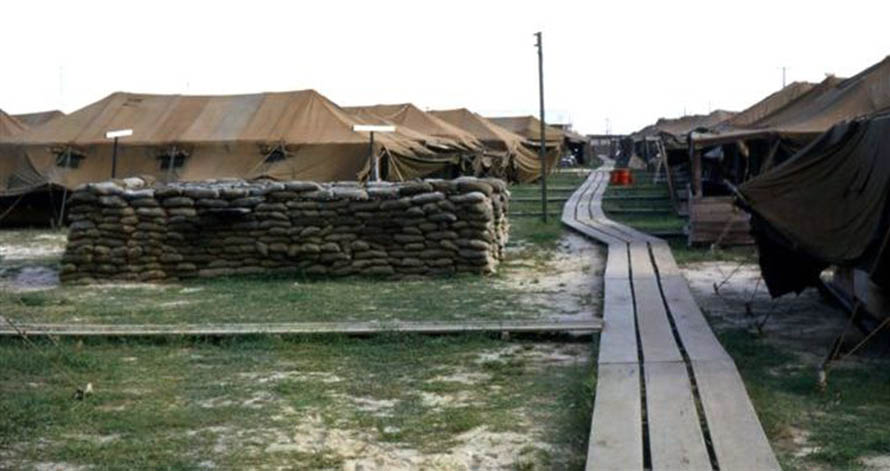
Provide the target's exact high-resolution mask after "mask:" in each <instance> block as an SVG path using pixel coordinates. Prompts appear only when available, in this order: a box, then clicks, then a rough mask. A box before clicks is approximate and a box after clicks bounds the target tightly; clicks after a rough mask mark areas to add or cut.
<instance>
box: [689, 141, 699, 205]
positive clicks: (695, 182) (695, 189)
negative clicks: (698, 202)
mask: <svg viewBox="0 0 890 471" xmlns="http://www.w3.org/2000/svg"><path fill="white" fill-rule="evenodd" d="M689 159H690V160H691V161H692V195H693V196H699V197H700V196H702V182H701V174H702V170H701V152H699V151H697V150H696V149H695V141H693V140H692V133H690V134H689Z"/></svg>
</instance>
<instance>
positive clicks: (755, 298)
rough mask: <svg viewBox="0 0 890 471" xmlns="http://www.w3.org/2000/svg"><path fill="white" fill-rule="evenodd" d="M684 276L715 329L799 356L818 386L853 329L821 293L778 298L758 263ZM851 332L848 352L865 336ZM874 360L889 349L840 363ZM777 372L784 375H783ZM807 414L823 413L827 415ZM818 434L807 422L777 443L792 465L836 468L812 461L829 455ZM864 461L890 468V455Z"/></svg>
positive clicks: (708, 266) (712, 265) (688, 271)
mask: <svg viewBox="0 0 890 471" xmlns="http://www.w3.org/2000/svg"><path fill="white" fill-rule="evenodd" d="M683 274H684V276H685V277H686V279H687V280H688V281H689V284H690V287H691V289H692V292H693V295H694V296H695V298H696V300H697V301H698V303H699V306H700V307H701V308H702V310H703V312H705V314H706V315H707V316H708V318H709V320H710V322H711V325H712V327H713V328H714V329H715V330H717V331H718V332H719V331H724V330H730V329H745V330H748V331H752V332H757V334H758V335H759V338H761V339H762V340H763V341H765V342H766V343H767V344H770V345H773V346H776V347H777V348H778V349H779V350H780V351H782V352H789V353H792V354H793V355H795V357H796V358H797V363H796V364H795V366H793V367H794V368H798V369H801V370H802V371H805V372H807V373H804V374H807V375H810V374H811V375H812V377H813V383H815V382H816V378H817V375H818V371H819V367H820V365H821V364H822V361H823V360H824V358H825V356H826V355H827V354H828V351H829V349H830V348H831V346H832V344H833V342H834V340H835V339H836V338H837V336H838V335H839V334H840V333H841V332H843V331H845V329H847V328H848V327H849V326H848V323H849V321H848V318H847V315H846V313H844V312H843V311H841V310H840V309H839V308H837V307H835V306H833V305H831V304H829V303H827V302H826V300H825V299H823V297H822V295H821V294H820V293H819V292H818V291H817V290H815V289H807V290H805V291H804V292H802V293H801V294H799V295H794V294H791V295H785V296H783V297H781V298H778V299H772V298H771V297H770V295H769V293H768V292H767V290H766V287H765V286H764V284H763V280H762V279H761V277H760V270H759V267H758V266H757V265H754V264H742V265H740V264H738V263H734V262H704V263H695V264H690V265H688V266H686V267H684V269H683ZM715 285H716V287H715ZM846 332H847V334H846V337H845V338H846V342H845V346H844V349H845V350H848V349H849V348H850V347H851V346H853V345H854V344H855V343H857V342H858V341H859V340H861V339H862V338H863V335H862V333H861V332H860V331H859V330H858V329H856V328H855V327H849V329H848V330H846ZM870 357H873V358H882V357H886V349H885V348H884V347H880V346H877V345H871V348H866V349H864V350H863V351H860V352H858V353H857V354H856V355H854V356H852V357H849V358H846V359H844V360H842V361H837V362H836V363H835V364H834V365H835V367H840V368H843V367H845V366H847V367H849V366H857V365H860V364H861V363H863V362H868V361H869V360H868V359H867V358H870ZM809 372H811V373H809ZM771 374H776V375H782V372H781V371H775V372H771ZM847 392H849V393H851V394H853V393H854V392H853V391H847ZM803 412H804V411H802V413H803ZM806 413H813V414H815V415H818V414H820V413H821V412H819V411H816V412H806ZM850 420H856V419H853V418H851V419H850ZM812 435H813V433H812V432H811V430H809V429H808V428H807V427H806V425H804V423H803V421H801V423H797V424H795V425H791V426H787V427H786V428H785V429H784V430H782V432H781V434H780V436H779V437H777V439H776V441H775V442H774V444H773V445H774V447H775V448H776V450H777V451H780V452H782V453H784V454H785V455H786V456H788V457H790V458H787V459H790V460H791V461H790V462H791V463H795V466H799V467H801V468H802V469H812V470H828V469H833V468H832V467H831V466H826V465H824V464H823V463H818V462H814V461H812V460H809V459H808V457H810V456H811V455H814V454H818V453H821V452H822V451H823V450H822V447H820V446H819V445H818V444H817V443H814V440H812ZM859 463H860V465H861V467H862V468H863V469H869V470H890V457H888V456H885V455H878V456H865V457H862V458H861V459H860V460H859ZM845 469H846V468H845Z"/></svg>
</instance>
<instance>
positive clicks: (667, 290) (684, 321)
mask: <svg viewBox="0 0 890 471" xmlns="http://www.w3.org/2000/svg"><path fill="white" fill-rule="evenodd" d="M661 289H662V290H663V291H664V299H665V300H666V301H667V304H668V306H669V307H670V310H671V316H672V317H673V319H674V325H675V326H676V328H677V334H678V335H679V336H680V341H681V342H683V348H685V350H686V354H687V356H689V358H690V359H691V360H693V361H696V360H698V361H703V360H720V361H731V358H730V356H729V354H728V353H726V350H724V349H723V346H721V345H720V341H719V340H717V336H715V335H714V332H713V331H712V330H711V326H710V325H709V324H708V321H707V320H706V319H705V316H704V315H703V314H702V312H701V309H699V307H698V304H697V303H696V302H695V298H693V297H692V293H691V292H690V291H689V285H688V284H687V283H686V280H685V279H684V278H683V276H682V275H671V276H663V277H661Z"/></svg>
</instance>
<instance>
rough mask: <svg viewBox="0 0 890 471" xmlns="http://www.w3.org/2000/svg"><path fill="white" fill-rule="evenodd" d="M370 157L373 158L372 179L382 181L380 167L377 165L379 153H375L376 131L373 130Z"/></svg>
mask: <svg viewBox="0 0 890 471" xmlns="http://www.w3.org/2000/svg"><path fill="white" fill-rule="evenodd" d="M370 151H371V154H370V159H371V181H372V182H377V181H380V168H379V167H378V166H377V155H376V154H374V131H371V146H370Z"/></svg>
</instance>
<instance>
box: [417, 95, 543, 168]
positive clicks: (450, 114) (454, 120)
mask: <svg viewBox="0 0 890 471" xmlns="http://www.w3.org/2000/svg"><path fill="white" fill-rule="evenodd" d="M430 113H431V114H432V115H433V116H436V117H437V118H440V119H442V120H444V121H447V122H448V123H450V124H452V125H454V126H457V127H459V128H461V129H464V130H466V131H468V132H470V133H472V134H473V135H474V136H475V137H476V139H478V140H479V141H480V142H482V144H483V145H484V146H485V149H486V152H485V155H486V158H487V159H489V160H490V164H489V165H490V166H491V167H493V168H503V169H505V171H506V172H507V174H508V177H509V179H510V180H516V181H520V182H531V181H534V180H537V179H538V178H540V177H541V161H540V159H539V158H538V156H537V155H535V154H534V153H533V152H532V151H531V150H529V148H528V147H527V146H528V143H527V141H526V139H525V138H524V137H522V136H520V135H518V134H516V133H513V132H511V131H509V130H507V129H505V128H503V127H501V126H498V125H497V124H495V123H494V122H492V121H490V120H488V119H486V118H483V117H482V116H480V115H478V114H476V113H474V112H472V111H470V110H468V109H466V108H459V109H454V110H442V111H431V112H430ZM555 164H556V159H553V158H552V156H551V158H550V160H549V161H548V162H547V170H548V172H549V171H551V170H552V169H553V167H554V166H555Z"/></svg>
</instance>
